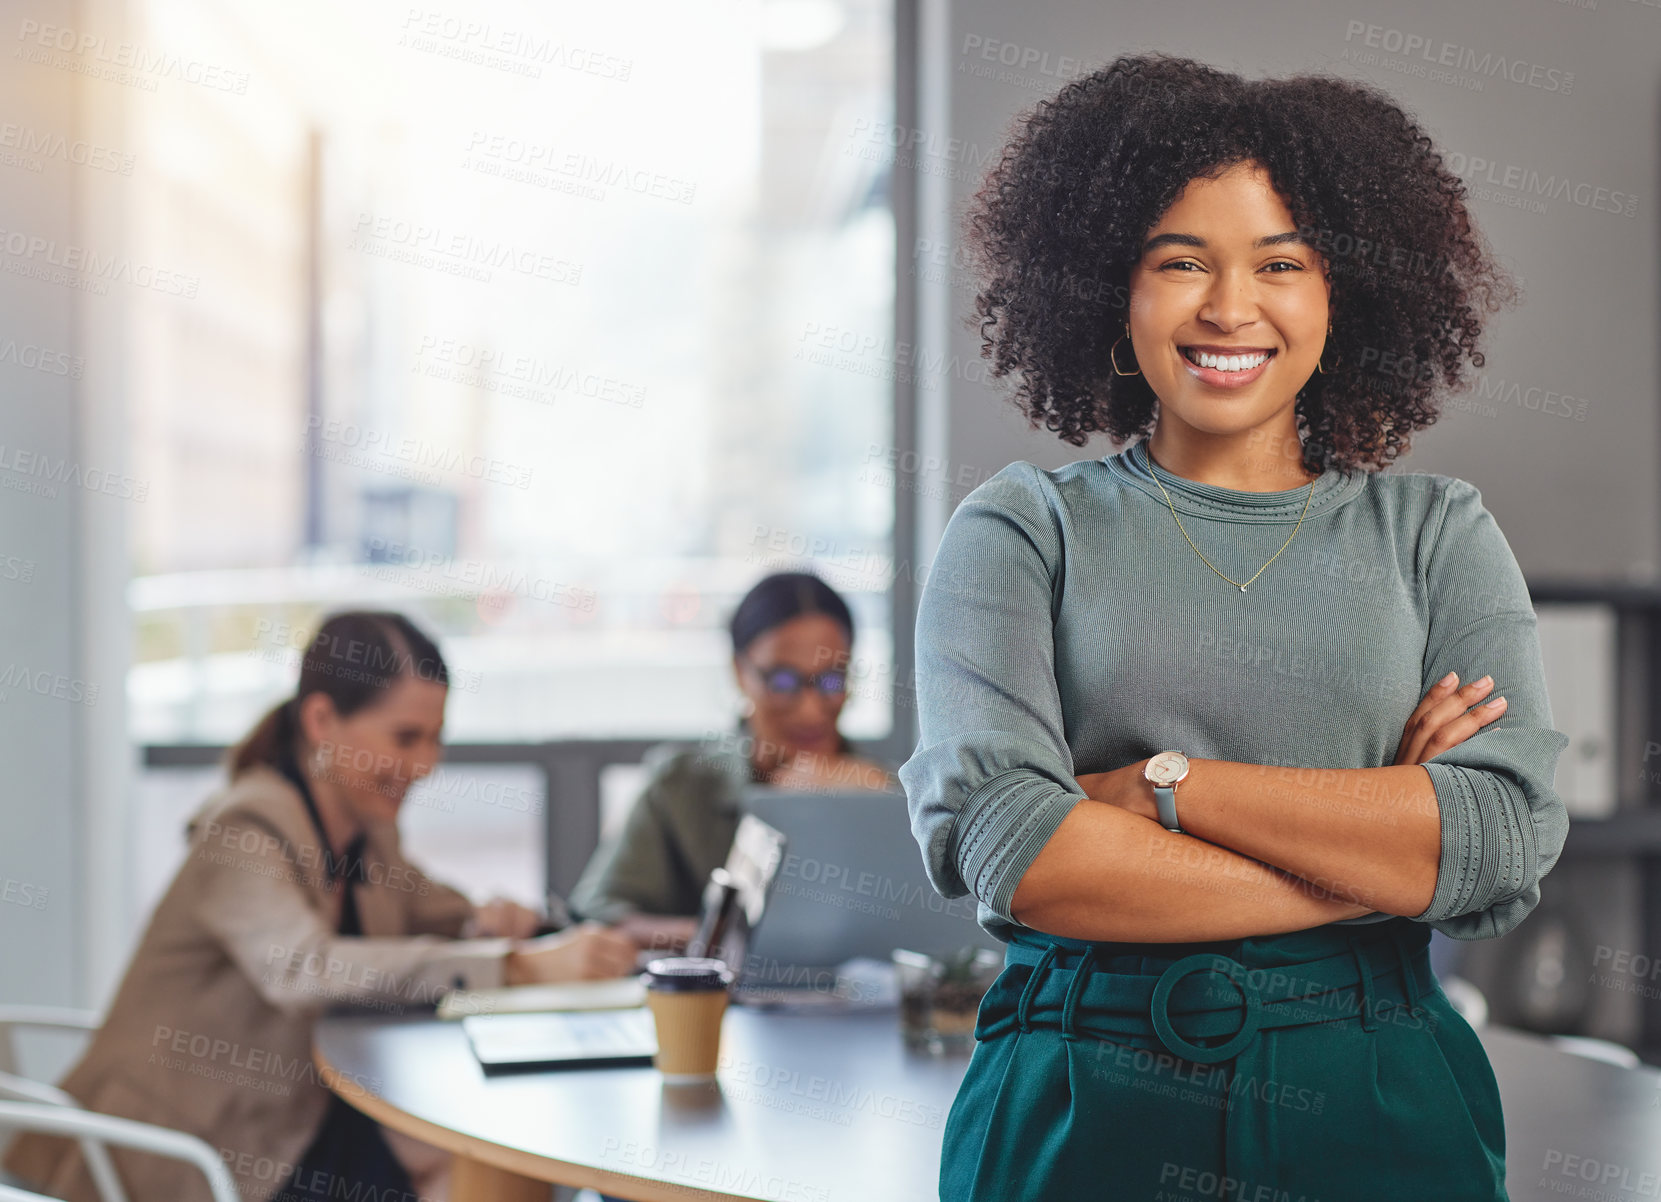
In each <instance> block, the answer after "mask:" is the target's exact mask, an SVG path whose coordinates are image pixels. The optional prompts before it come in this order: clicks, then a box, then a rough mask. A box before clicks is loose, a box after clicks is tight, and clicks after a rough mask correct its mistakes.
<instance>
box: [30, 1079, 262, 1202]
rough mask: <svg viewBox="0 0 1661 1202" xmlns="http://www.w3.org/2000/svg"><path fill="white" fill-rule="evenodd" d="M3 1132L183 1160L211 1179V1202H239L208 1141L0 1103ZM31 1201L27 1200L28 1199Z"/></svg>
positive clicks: (86, 1113)
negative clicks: (29, 1133) (53, 1137)
mask: <svg viewBox="0 0 1661 1202" xmlns="http://www.w3.org/2000/svg"><path fill="white" fill-rule="evenodd" d="M0 1128H15V1129H20V1130H26V1131H39V1132H42V1133H44V1134H47V1135H61V1136H66V1137H68V1138H70V1139H77V1140H86V1139H93V1140H97V1141H98V1142H99V1143H104V1144H114V1145H116V1146H117V1147H123V1148H136V1149H138V1150H139V1151H141V1152H150V1153H153V1154H154V1155H157V1156H166V1157H169V1158H171V1159H173V1160H183V1161H186V1162H188V1163H190V1164H193V1165H195V1166H196V1167H197V1168H198V1169H200V1170H202V1175H203V1176H204V1177H206V1178H207V1179H208V1189H209V1190H210V1191H211V1192H212V1193H213V1202H241V1199H240V1198H239V1197H238V1195H237V1192H236V1183H235V1182H234V1181H233V1180H232V1179H231V1171H230V1170H229V1169H227V1168H226V1167H225V1162H224V1161H223V1160H221V1159H220V1157H219V1153H217V1152H215V1151H214V1150H213V1148H211V1147H210V1146H209V1145H208V1144H207V1143H205V1142H204V1141H202V1140H200V1139H197V1138H196V1137H195V1136H194V1135H186V1134H185V1133H184V1132H182V1131H171V1130H169V1129H168V1128H166V1127H154V1126H151V1125H150V1124H149V1123H139V1122H134V1121H133V1120H132V1119H121V1118H116V1117H114V1116H113V1115H108V1114H97V1113H95V1112H93V1111H90V1110H72V1109H70V1108H69V1107H66V1106H54V1105H51V1104H48V1103H41V1102H5V1101H0ZM24 1196H25V1197H28V1195H24Z"/></svg>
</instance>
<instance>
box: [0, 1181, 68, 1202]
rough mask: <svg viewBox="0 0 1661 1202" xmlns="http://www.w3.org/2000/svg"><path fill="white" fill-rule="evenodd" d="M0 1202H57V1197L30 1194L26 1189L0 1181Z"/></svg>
mask: <svg viewBox="0 0 1661 1202" xmlns="http://www.w3.org/2000/svg"><path fill="white" fill-rule="evenodd" d="M0 1202H57V1199H55V1198H48V1197H47V1196H46V1195H45V1194H31V1193H30V1192H29V1191H28V1190H26V1189H18V1188H17V1187H16V1186H15V1185H6V1184H5V1183H3V1182H0Z"/></svg>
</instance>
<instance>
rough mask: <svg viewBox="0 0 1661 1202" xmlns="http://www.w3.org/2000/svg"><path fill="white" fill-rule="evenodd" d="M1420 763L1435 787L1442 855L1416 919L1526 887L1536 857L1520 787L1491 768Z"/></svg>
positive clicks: (1452, 914)
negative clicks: (1426, 902)
mask: <svg viewBox="0 0 1661 1202" xmlns="http://www.w3.org/2000/svg"><path fill="white" fill-rule="evenodd" d="M1420 767H1422V768H1423V769H1424V770H1425V771H1426V772H1428V773H1429V774H1430V781H1431V785H1432V786H1433V787H1434V788H1435V790H1436V803H1437V806H1438V807H1439V809H1440V811H1441V820H1442V858H1441V862H1440V866H1439V868H1438V870H1437V873H1436V892H1435V894H1434V895H1433V896H1432V897H1431V900H1430V908H1429V909H1427V910H1426V911H1425V912H1424V913H1423V914H1420V915H1417V916H1416V921H1419V922H1440V921H1443V920H1446V919H1449V918H1456V917H1458V916H1459V915H1461V914H1471V913H1475V912H1477V911H1480V910H1486V909H1489V908H1490V907H1492V906H1495V905H1498V904H1499V903H1501V902H1503V901H1508V900H1510V899H1511V898H1513V897H1516V896H1517V895H1518V894H1519V893H1521V892H1522V891H1523V890H1524V889H1526V888H1528V886H1529V885H1530V884H1532V883H1533V882H1534V879H1535V876H1536V872H1537V865H1538V863H1539V857H1538V854H1537V852H1536V849H1535V842H1534V824H1533V821H1532V818H1531V816H1530V814H1529V808H1528V799H1527V798H1526V797H1525V796H1524V795H1523V792H1522V790H1521V789H1520V788H1518V787H1517V786H1516V785H1514V784H1512V783H1511V782H1510V781H1507V780H1506V779H1505V778H1504V777H1502V776H1500V775H1499V774H1497V773H1494V772H1484V771H1479V770H1477V769H1474V768H1465V767H1462V766H1460V765H1458V764H1438V763H1435V762H1431V763H1426V764H1421V765H1420Z"/></svg>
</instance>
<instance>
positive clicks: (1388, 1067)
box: [900, 55, 1568, 1202]
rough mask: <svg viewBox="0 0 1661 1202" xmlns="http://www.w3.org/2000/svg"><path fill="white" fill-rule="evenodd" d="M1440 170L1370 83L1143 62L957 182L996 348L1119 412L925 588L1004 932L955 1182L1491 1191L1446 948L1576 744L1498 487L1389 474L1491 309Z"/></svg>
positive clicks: (1498, 1157) (977, 880) (1084, 420)
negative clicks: (1083, 452)
mask: <svg viewBox="0 0 1661 1202" xmlns="http://www.w3.org/2000/svg"><path fill="white" fill-rule="evenodd" d="M1465 195H1466V190H1465V186H1464V184H1463V183H1462V182H1461V181H1460V180H1459V179H1458V177H1456V176H1455V175H1453V174H1452V173H1450V171H1449V170H1448V169H1447V167H1446V166H1445V165H1444V164H1443V160H1442V158H1441V156H1440V155H1439V154H1437V153H1436V151H1435V148H1434V146H1433V144H1432V142H1431V140H1430V139H1429V138H1427V137H1425V136H1424V134H1423V133H1422V131H1421V130H1420V129H1419V128H1418V126H1417V125H1416V124H1415V123H1414V122H1413V121H1412V119H1411V118H1409V117H1408V116H1407V115H1406V114H1405V113H1403V112H1402V111H1401V109H1400V108H1398V107H1397V106H1396V105H1395V104H1394V103H1392V101H1391V100H1390V99H1389V97H1388V96H1387V95H1386V94H1385V93H1383V92H1382V91H1380V90H1378V89H1376V88H1374V87H1373V86H1371V85H1368V84H1364V83H1359V82H1355V81H1352V80H1344V79H1339V78H1335V77H1331V76H1300V77H1294V78H1290V79H1264V80H1246V79H1242V78H1241V77H1240V76H1238V75H1233V74H1229V73H1226V72H1222V71H1218V70H1216V69H1214V68H1211V67H1208V66H1206V65H1204V64H1201V63H1197V62H1194V61H1191V60H1187V59H1179V58H1173V57H1170V56H1166V55H1145V56H1140V55H1139V56H1126V57H1123V58H1120V59H1117V60H1115V61H1114V62H1112V63H1110V64H1108V65H1107V66H1105V67H1103V68H1102V69H1100V70H1098V71H1095V72H1093V73H1091V74H1089V75H1087V76H1085V77H1083V78H1081V79H1079V80H1076V81H1074V82H1071V83H1069V84H1067V85H1066V86H1065V87H1063V88H1061V89H1060V91H1059V92H1058V93H1057V94H1056V95H1055V96H1054V97H1053V98H1051V99H1049V100H1046V101H1043V102H1040V103H1039V104H1038V105H1037V106H1036V109H1035V110H1034V111H1032V112H1031V113H1029V114H1028V115H1027V116H1026V117H1025V118H1024V119H1023V121H1022V123H1021V125H1020V126H1019V127H1018V129H1017V132H1016V134H1015V137H1014V140H1013V142H1012V144H1011V145H1010V146H1009V147H1008V148H1007V149H1006V151H1005V153H1004V154H1003V155H1002V156H1001V157H1000V159H999V160H998V162H997V164H996V165H995V166H994V167H993V169H992V171H991V174H990V176H989V178H988V179H987V181H986V185H985V187H984V188H983V189H982V190H981V192H980V193H979V194H978V196H977V198H976V207H975V209H974V210H973V212H972V213H971V216H970V220H969V228H968V236H969V243H970V245H971V247H972V248H973V250H974V251H975V253H976V256H977V266H978V267H979V268H980V269H981V272H982V275H983V287H982V290H981V292H980V294H979V296H978V298H977V306H976V307H977V312H976V314H975V317H976V319H978V321H977V328H979V329H980V331H981V332H982V335H983V337H984V339H985V342H984V344H983V345H984V350H985V351H986V352H987V354H988V355H989V357H991V358H992V360H993V364H994V368H995V370H996V372H997V374H999V375H1004V374H1007V373H1015V375H1016V378H1017V379H1018V380H1019V387H1018V390H1017V392H1016V398H1015V399H1016V401H1017V403H1018V404H1019V405H1020V406H1021V408H1022V409H1023V410H1024V411H1025V413H1026V414H1027V416H1028V417H1029V418H1030V419H1031V420H1032V422H1033V423H1034V424H1035V425H1036V424H1037V423H1038V422H1040V421H1043V422H1044V423H1045V425H1046V426H1047V428H1048V429H1050V430H1053V431H1055V432H1057V433H1058V434H1059V435H1060V436H1061V437H1062V438H1063V439H1065V440H1066V441H1068V442H1069V443H1070V444H1071V445H1073V446H1081V445H1083V444H1084V443H1085V442H1086V440H1087V439H1088V438H1089V436H1090V435H1092V434H1094V433H1098V432H1100V433H1105V434H1107V435H1108V436H1110V437H1111V438H1112V439H1113V440H1114V441H1115V442H1119V443H1124V442H1130V441H1131V440H1132V439H1137V441H1134V442H1131V445H1130V446H1129V447H1127V448H1126V449H1124V450H1122V451H1120V452H1119V453H1118V454H1115V455H1111V456H1107V457H1105V458H1100V459H1084V460H1080V461H1077V462H1073V463H1069V464H1067V465H1065V466H1063V467H1060V468H1057V469H1053V470H1044V469H1040V468H1038V467H1036V466H1034V465H1033V464H1031V463H1025V462H1019V463H1014V464H1011V465H1009V466H1008V467H1006V468H1004V469H1003V470H1002V471H1000V472H999V473H998V474H997V475H996V476H994V477H993V478H992V479H990V480H989V481H987V482H986V483H985V484H983V485H981V486H980V487H979V488H977V489H976V490H975V491H974V492H973V493H971V494H970V495H969V496H968V497H966V498H965V499H964V501H963V502H962V504H961V505H960V506H959V507H958V508H957V510H956V511H955V512H954V513H953V514H952V516H951V518H950V520H949V522H948V524H947V526H946V529H945V531H944V534H943V536H942V540H941V544H940V547H939V550H938V553H937V555H936V557H935V559H934V566H933V570H932V571H931V573H930V576H929V580H928V584H927V586H926V588H925V590H924V592H923V595H922V599H921V603H920V606H919V613H918V618H917V644H916V646H917V671H918V678H919V681H920V682H921V686H922V687H921V690H920V695H919V705H918V713H919V721H920V727H921V734H920V738H919V741H918V746H917V750H916V753H915V754H914V755H913V756H912V758H911V759H909V760H908V761H907V762H906V763H905V765H904V766H903V767H902V768H901V769H900V778H901V780H902V781H903V783H904V785H905V789H906V793H907V796H908V800H909V803H910V806H911V810H912V818H913V829H914V830H915V832H916V833H917V837H918V840H919V843H920V845H921V846H922V849H923V851H924V854H925V857H926V860H927V863H928V868H929V873H930V876H931V879H933V881H934V883H935V885H936V887H937V888H938V889H939V890H940V892H941V893H942V894H943V895H944V896H946V897H962V896H965V895H966V894H971V893H972V894H973V895H975V896H976V897H977V898H978V899H979V902H980V907H979V917H980V921H981V923H982V925H984V926H985V927H986V928H987V930H989V931H991V932H992V933H993V934H995V935H998V936H999V937H1000V938H1002V939H1004V940H1006V941H1007V943H1008V945H1009V946H1008V949H1007V954H1006V958H1005V967H1004V970H1003V973H1002V975H1001V976H1000V977H999V978H998V980H997V981H996V982H995V983H994V985H993V986H992V988H991V989H990V990H989V991H988V992H987V994H986V997H985V999H984V1000H983V1002H982V1004H981V1009H980V1014H979V1019H978V1022H977V1029H976V1032H975V1034H976V1038H977V1041H978V1042H977V1044H976V1047H975V1051H974V1056H973V1058H972V1059H971V1061H970V1064H969V1068H968V1071H967V1073H966V1075H965V1077H964V1080H963V1084H962V1086H961V1088H960V1090H959V1092H958V1094H957V1097H956V1100H955V1101H954V1103H953V1106H952V1110H951V1113H950V1115H949V1116H948V1119H947V1122H946V1127H945V1132H944V1148H943V1157H942V1162H941V1170H940V1197H941V1199H942V1202H979V1200H982V1199H986V1200H990V1199H997V1200H998V1202H1011V1200H1017V1199H1051V1198H1127V1199H1128V1198H1140V1199H1146V1198H1158V1197H1165V1198H1199V1197H1207V1198H1219V1197H1224V1196H1226V1197H1229V1198H1235V1197H1250V1198H1258V1197H1264V1198H1267V1197H1275V1198H1292V1197H1297V1198H1325V1199H1339V1198H1341V1199H1344V1200H1345V1202H1394V1200H1397V1199H1404V1198H1422V1199H1429V1198H1437V1199H1455V1198H1457V1199H1460V1200H1461V1202H1478V1200H1479V1199H1485V1200H1488V1202H1504V1199H1505V1198H1506V1191H1505V1128H1504V1123H1503V1117H1502V1113H1501V1104H1500V1096H1499V1090H1498V1088H1497V1085H1496V1082H1495V1078H1494V1073H1493V1070H1492V1068H1491V1067H1490V1065H1489V1063H1488V1059H1487V1056H1486V1054H1485V1053H1484V1050H1483V1046H1482V1043H1481V1041H1480V1040H1479V1039H1478V1037H1477V1035H1476V1033H1475V1032H1474V1031H1473V1030H1472V1029H1471V1026H1470V1024H1468V1023H1467V1022H1466V1021H1465V1020H1464V1019H1463V1018H1462V1017H1460V1015H1459V1013H1458V1011H1456V1010H1455V1009H1453V1007H1452V1006H1451V1004H1450V1003H1449V1001H1448V998H1447V995H1446V994H1445V993H1444V992H1443V991H1442V989H1441V987H1440V985H1439V984H1438V983H1437V981H1436V978H1435V975H1434V973H1433V972H1432V971H1431V967H1430V963H1429V960H1428V957H1427V955H1426V946H1427V944H1428V943H1429V940H1430V936H1431V931H1432V930H1433V929H1434V930H1439V931H1441V932H1443V933H1444V934H1445V935H1448V936H1451V937H1453V938H1456V939H1466V940H1469V939H1492V938H1495V937H1497V936H1500V935H1503V934H1505V933H1506V932H1507V931H1510V930H1512V929H1513V928H1515V927H1516V926H1517V924H1519V923H1521V922H1522V921H1523V920H1524V919H1525V918H1526V917H1527V916H1528V914H1529V913H1530V911H1532V910H1533V909H1534V908H1535V907H1536V906H1537V905H1538V904H1539V901H1540V888H1541V881H1542V878H1543V877H1544V876H1545V875H1546V873H1547V872H1548V871H1549V870H1550V869H1551V867H1552V865H1553V864H1554V863H1555V862H1556V860H1557V858H1558V855H1559V853H1560V852H1561V850H1562V847H1563V844H1564V840H1565V836H1566V835H1567V833H1568V821H1567V816H1566V812H1565V809H1564V806H1563V802H1562V800H1561V799H1560V798H1559V797H1558V796H1557V794H1556V793H1555V792H1554V791H1553V776H1554V771H1555V768H1556V763H1557V758H1558V755H1559V753H1560V752H1561V751H1562V749H1563V747H1564V746H1565V745H1566V744H1567V742H1568V738H1567V736H1566V735H1564V734H1563V733H1562V732H1560V731H1557V730H1554V729H1553V727H1552V716H1551V708H1550V705H1549V704H1548V700H1547V696H1546V688H1545V680H1544V672H1543V669H1542V667H1541V662H1540V646H1539V641H1538V637H1537V634H1536V628H1535V615H1534V610H1533V608H1532V606H1531V604H1530V598H1529V590H1528V586H1527V584H1526V583H1525V581H1524V579H1523V575H1522V572H1521V571H1520V570H1519V569H1518V566H1517V561H1516V559H1515V558H1514V556H1513V555H1512V553H1511V550H1510V548H1509V546H1508V544H1507V542H1506V540H1505V537H1504V535H1503V534H1502V533H1501V532H1500V529H1499V526H1498V525H1497V524H1496V522H1495V520H1494V518H1493V516H1492V515H1491V514H1490V513H1489V512H1488V511H1487V509H1485V508H1484V506H1483V505H1482V501H1481V496H1480V493H1479V492H1478V490H1477V489H1476V488H1474V487H1473V486H1472V485H1470V484H1469V483H1467V482H1465V481H1464V480H1461V479H1458V478H1456V477H1451V476H1444V475H1435V474H1429V473H1414V472H1402V471H1390V472H1386V471H1384V470H1383V469H1384V468H1385V467H1388V466H1390V465H1391V463H1392V461H1393V460H1394V459H1396V457H1397V456H1399V455H1400V454H1401V453H1402V452H1404V451H1406V450H1407V449H1408V446H1409V440H1410V437H1411V436H1412V434H1413V433H1414V432H1415V431H1417V430H1420V429H1423V428H1425V427H1427V426H1429V425H1430V424H1431V423H1433V422H1434V421H1435V420H1436V418H1437V415H1438V410H1439V402H1440V395H1441V393H1442V391H1443V389H1444V388H1445V389H1446V390H1448V391H1458V390H1459V389H1460V387H1461V386H1462V385H1463V384H1464V383H1465V380H1464V378H1463V374H1462V373H1463V368H1464V362H1465V361H1466V360H1467V359H1468V360H1469V361H1470V362H1471V363H1473V364H1474V365H1475V366H1477V367H1481V366H1482V365H1483V357H1482V355H1481V354H1480V352H1478V351H1476V350H1475V347H1476V345H1477V343H1478V340H1479V337H1480V335H1481V334H1482V330H1483V325H1484V322H1485V315H1486V314H1487V313H1490V312H1493V311H1495V310H1496V309H1497V308H1498V307H1499V305H1500V303H1501V302H1502V301H1504V300H1507V299H1509V297H1510V293H1511V289H1512V281H1510V280H1509V279H1508V278H1507V276H1506V275H1505V273H1504V272H1503V270H1502V269H1501V268H1500V267H1499V266H1498V265H1497V264H1496V263H1495V261H1494V260H1493V258H1492V256H1491V255H1490V254H1489V253H1488V251H1487V250H1486V248H1485V247H1484V245H1483V242H1482V240H1481V238H1480V236H1479V234H1478V233H1477V231H1476V230H1475V228H1474V227H1473V225H1472V221H1471V215H1470V213H1469V212H1468V210H1467V208H1466V206H1465V201H1464V197H1465ZM1144 436H1145V437H1144ZM1519 470H1523V468H1522V465H1519Z"/></svg>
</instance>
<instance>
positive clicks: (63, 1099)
mask: <svg viewBox="0 0 1661 1202" xmlns="http://www.w3.org/2000/svg"><path fill="white" fill-rule="evenodd" d="M0 1101H10V1102H33V1103H35V1104H37V1105H41V1106H67V1107H68V1108H69V1109H71V1110H79V1109H80V1108H81V1104H80V1102H78V1101H77V1100H76V1099H75V1098H74V1097H72V1096H71V1095H69V1094H67V1093H65V1092H64V1091H63V1090H61V1089H59V1088H58V1087H57V1086H56V1085H47V1084H45V1083H44V1082H41V1081H31V1080H29V1078H27V1077H19V1076H17V1075H15V1074H13V1073H0ZM79 1142H80V1145H81V1155H82V1156H84V1157H85V1158H86V1162H87V1175H88V1176H90V1177H91V1178H92V1184H93V1185H94V1186H95V1187H96V1188H97V1190H98V1197H99V1198H100V1199H101V1200H102V1202H127V1191H126V1189H125V1187H123V1186H122V1184H121V1175H120V1174H119V1173H117V1172H116V1171H115V1165H114V1164H113V1163H111V1161H110V1153H109V1149H108V1148H106V1147H104V1145H103V1144H101V1143H99V1142H98V1141H97V1140H93V1139H83V1140H81V1141H79ZM5 1143H6V1141H4V1140H0V1147H4V1145H5ZM0 1202H5V1200H4V1198H0Z"/></svg>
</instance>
